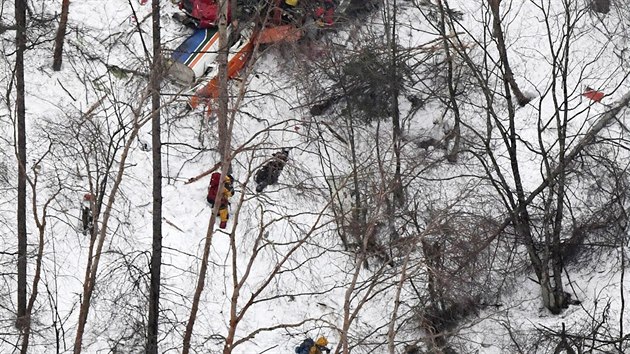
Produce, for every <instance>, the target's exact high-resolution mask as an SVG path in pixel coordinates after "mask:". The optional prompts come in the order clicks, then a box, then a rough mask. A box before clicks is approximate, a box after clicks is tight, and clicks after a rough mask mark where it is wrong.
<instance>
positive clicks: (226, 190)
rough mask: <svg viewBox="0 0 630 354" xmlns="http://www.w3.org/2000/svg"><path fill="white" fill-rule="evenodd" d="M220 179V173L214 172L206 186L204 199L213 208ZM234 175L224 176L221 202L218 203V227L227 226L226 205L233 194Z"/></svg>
mask: <svg viewBox="0 0 630 354" xmlns="http://www.w3.org/2000/svg"><path fill="white" fill-rule="evenodd" d="M220 180H221V173H219V172H214V173H213V174H212V176H211V177H210V185H209V186H208V196H207V197H206V200H207V201H208V203H210V205H211V206H212V207H213V208H214V203H215V201H216V199H217V192H218V191H219V182H220ZM233 182H234V177H232V175H229V174H228V175H227V176H225V180H224V181H223V193H222V194H223V195H222V196H221V202H220V203H221V204H219V213H218V216H219V219H220V220H221V223H220V224H219V227H220V228H222V229H225V227H226V226H227V221H228V219H229V217H230V215H229V212H228V206H229V205H230V201H229V200H230V198H231V197H232V195H234V186H233Z"/></svg>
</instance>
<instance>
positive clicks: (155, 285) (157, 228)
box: [146, 0, 162, 354]
mask: <svg viewBox="0 0 630 354" xmlns="http://www.w3.org/2000/svg"><path fill="white" fill-rule="evenodd" d="M152 19H153V67H152V68H151V69H152V70H151V115H152V117H151V139H152V141H151V143H152V151H153V250H152V254H151V266H150V268H151V285H150V290H149V319H148V322H149V323H148V325H147V347H146V353H147V354H157V353H158V344H157V339H158V334H159V328H158V319H159V310H160V306H159V305H160V282H161V281H160V277H161V275H160V273H161V266H162V156H161V150H162V141H161V137H160V83H161V79H162V60H161V59H162V53H161V49H162V48H161V47H162V46H161V33H160V0H153V2H152Z"/></svg>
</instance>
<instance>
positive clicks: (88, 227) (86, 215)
mask: <svg viewBox="0 0 630 354" xmlns="http://www.w3.org/2000/svg"><path fill="white" fill-rule="evenodd" d="M93 221H94V220H93V218H92V209H91V208H90V206H89V205H87V206H86V205H84V206H83V208H82V209H81V224H82V225H83V234H84V235H87V234H92V228H93Z"/></svg>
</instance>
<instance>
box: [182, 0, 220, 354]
mask: <svg viewBox="0 0 630 354" xmlns="http://www.w3.org/2000/svg"><path fill="white" fill-rule="evenodd" d="M219 8H220V10H219V13H220V15H219V26H218V31H219V55H218V57H217V60H218V63H219V64H218V65H219V73H218V75H219V95H218V105H219V107H218V110H217V121H218V122H217V125H218V133H219V143H218V146H217V150H218V151H219V153H220V154H221V179H220V183H219V189H218V190H217V196H221V195H223V185H224V183H223V181H224V180H225V176H226V175H227V173H228V171H229V169H230V151H229V149H230V140H231V134H230V131H229V130H228V95H227V80H228V77H227V59H228V50H229V48H228V43H227V11H228V0H220V1H219ZM220 204H221V203H219V202H217V203H214V208H212V214H211V215H210V220H209V224H208V229H207V231H206V240H205V244H204V249H203V256H202V259H201V265H200V267H199V277H198V279H197V286H196V288H195V294H194V295H193V301H192V305H191V309H190V315H189V317H188V323H187V324H186V330H185V332H184V340H183V348H182V354H188V353H189V352H190V342H191V340H192V333H193V330H194V326H195V321H196V320H197V312H198V311H199V301H200V299H201V293H202V292H203V289H204V287H205V284H206V282H205V278H206V273H207V271H208V259H209V258H210V246H211V245H212V236H213V235H214V224H215V221H216V215H217V212H218V211H219V206H220Z"/></svg>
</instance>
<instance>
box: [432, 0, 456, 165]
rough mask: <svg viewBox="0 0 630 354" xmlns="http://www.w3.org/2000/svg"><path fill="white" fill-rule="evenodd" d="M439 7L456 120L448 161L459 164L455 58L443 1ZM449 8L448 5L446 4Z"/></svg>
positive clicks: (449, 92)
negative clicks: (454, 79) (448, 34)
mask: <svg viewBox="0 0 630 354" xmlns="http://www.w3.org/2000/svg"><path fill="white" fill-rule="evenodd" d="M437 4H438V7H439V9H440V23H439V26H440V32H441V33H440V35H441V36H442V45H443V46H444V54H445V55H446V65H447V68H446V70H447V71H446V75H447V83H448V96H449V100H450V104H451V107H450V108H451V110H452V111H453V119H454V120H455V122H454V124H453V130H452V131H451V132H449V133H448V136H450V137H449V138H447V139H445V140H450V139H453V146H452V147H451V149H450V151H448V153H447V156H446V159H447V160H448V161H449V162H452V163H455V162H457V155H458V153H459V140H460V120H461V117H460V114H459V104H458V102H457V98H455V93H456V90H455V83H454V82H453V56H452V55H451V48H450V41H449V39H448V36H447V34H446V10H448V9H444V5H443V4H442V0H438V2H437ZM446 5H447V6H448V4H446ZM449 27H450V26H449Z"/></svg>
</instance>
